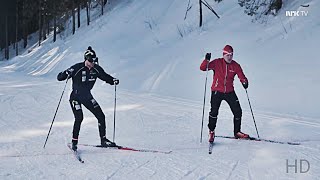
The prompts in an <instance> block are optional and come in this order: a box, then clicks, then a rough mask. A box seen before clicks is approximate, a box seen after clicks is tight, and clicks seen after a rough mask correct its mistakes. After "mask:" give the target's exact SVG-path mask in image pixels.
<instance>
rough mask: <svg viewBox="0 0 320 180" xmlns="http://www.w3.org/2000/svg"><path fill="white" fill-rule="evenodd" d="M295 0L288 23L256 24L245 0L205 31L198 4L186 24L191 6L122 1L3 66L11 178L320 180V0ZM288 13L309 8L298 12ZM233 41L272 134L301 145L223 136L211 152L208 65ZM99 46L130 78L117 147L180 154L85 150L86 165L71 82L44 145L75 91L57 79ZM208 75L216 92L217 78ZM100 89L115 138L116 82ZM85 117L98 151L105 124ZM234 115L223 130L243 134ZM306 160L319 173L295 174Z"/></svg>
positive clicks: (102, 56) (1, 97) (246, 119)
mask: <svg viewBox="0 0 320 180" xmlns="http://www.w3.org/2000/svg"><path fill="white" fill-rule="evenodd" d="M284 2H285V4H284V8H283V9H282V10H281V11H279V15H278V16H276V17H271V16H270V17H268V18H267V19H266V20H267V22H266V24H260V23H257V22H256V23H252V17H250V16H247V15H245V14H244V13H243V8H241V7H240V6H239V5H238V4H237V3H236V1H226V0H225V1H223V2H221V3H218V4H217V3H214V2H213V1H212V2H210V4H212V5H213V7H214V9H215V11H217V13H218V14H219V16H220V17H221V18H220V19H217V18H216V17H215V16H214V15H213V14H212V13H211V12H210V11H208V9H205V11H204V26H203V27H202V28H198V4H197V3H198V1H197V0H192V8H191V10H190V11H189V12H188V15H187V19H186V20H184V19H183V18H184V15H185V11H186V8H187V2H181V1H172V0H162V1H150V0H125V1H122V2H120V3H117V2H116V1H111V5H110V6H109V8H108V13H106V14H105V15H104V16H102V17H100V18H98V19H96V20H95V21H94V22H92V24H91V25H90V26H88V27H82V28H80V29H78V30H77V32H76V34H75V35H73V36H69V37H67V38H64V39H59V40H58V41H57V42H56V43H54V44H53V43H51V39H50V38H49V39H48V40H47V41H46V42H44V43H43V45H42V46H40V47H35V48H30V49H29V50H27V51H26V52H25V53H23V54H22V55H20V56H18V57H15V58H13V59H11V60H9V61H5V62H4V61H2V62H0V77H1V82H0V101H1V102H2V103H1V105H0V108H1V111H0V144H1V148H0V159H1V165H0V179H128V178H130V179H272V178H273V179H319V176H320V173H319V172H320V159H319V153H320V151H319V149H320V145H319V141H320V138H319V135H320V133H319V132H320V131H319V129H320V122H319V117H320V112H319V110H318V102H319V101H320V97H319V96H318V95H317V92H318V89H319V88H320V86H319V83H317V78H318V69H319V68H320V63H319V62H320V61H319V60H317V58H318V57H317V56H316V52H317V49H318V48H317V45H318V43H319V41H320V37H319V36H318V34H319V32H320V23H319V20H318V17H319V15H320V12H319V11H318V9H319V8H320V2H318V1H316V0H302V1H298V0H293V1H284ZM301 4H309V7H307V9H306V7H301V6H300V5H301ZM303 8H304V9H303ZM287 10H289V11H293V10H307V11H308V12H309V13H308V16H307V17H286V16H285V11H287ZM179 29H180V31H181V32H183V33H182V34H183V37H181V35H180V33H179ZM225 44H231V45H232V46H233V47H234V50H235V53H234V59H235V60H236V61H237V62H238V63H240V64H241V66H242V68H243V70H244V73H245V74H246V76H247V77H248V79H249V88H248V93H249V96H250V101H251V104H252V105H253V112H254V113H255V114H254V115H255V119H256V122H257V126H258V129H259V134H260V136H261V137H262V138H264V139H272V140H277V141H291V142H300V143H301V145H298V146H290V145H282V144H273V143H266V142H254V141H241V140H232V139H223V138H217V139H216V143H215V146H214V149H213V154H211V155H208V152H207V151H208V150H207V149H208V148H207V146H208V145H207V127H206V124H207V121H208V120H207V116H208V111H209V109H210V108H209V103H210V102H209V99H210V98H209V97H210V89H209V87H210V86H208V89H207V94H206V97H207V102H206V105H207V106H206V112H205V114H206V117H205V123H204V124H205V125H204V137H203V138H204V142H203V143H201V144H200V143H199V139H200V126H201V115H202V101H203V95H204V81H205V75H206V73H205V72H202V71H200V70H199V66H200V63H201V61H202V60H203V58H204V55H205V53H206V52H212V55H213V57H221V56H222V48H223V47H224V45H225ZM88 45H91V46H92V47H93V49H94V50H95V51H96V53H97V56H98V57H99V61H100V65H101V66H102V67H103V68H104V69H105V70H106V72H107V73H110V74H111V75H113V76H114V77H117V78H119V79H120V85H119V86H118V91H117V116H116V117H117V119H116V121H117V124H116V142H117V143H118V144H120V145H124V146H128V147H134V148H141V149H154V150H162V151H172V153H170V154H161V153H158V154H157V153H147V152H143V153H142V152H123V151H117V150H107V149H99V148H93V147H83V146H81V147H80V146H79V149H80V152H81V155H82V158H83V159H84V161H85V163H84V164H81V163H79V162H77V161H76V160H75V158H74V157H73V156H72V153H71V152H70V151H69V150H68V148H67V147H66V144H67V143H69V142H70V141H71V131H72V126H73V121H74V119H73V118H74V117H73V114H72V111H71V108H70V107H69V102H68V99H69V94H70V92H71V83H69V84H68V86H67V90H66V92H65V94H64V96H63V98H62V102H61V105H60V108H59V111H58V114H57V117H56V120H55V122H54V125H53V129H52V133H51V134H50V137H49V140H48V144H47V147H46V149H43V148H42V147H43V143H44V140H45V137H46V135H47V132H48V129H49V127H50V123H51V121H52V118H53V115H54V112H55V109H56V107H57V104H58V100H59V97H60V95H61V93H62V90H63V87H64V84H65V83H64V82H58V81H57V80H56V75H57V74H58V73H59V72H60V71H63V70H65V69H66V68H68V67H70V66H71V65H73V64H75V63H77V62H80V61H82V59H83V53H84V51H85V49H86V48H87V47H88ZM31 47H32V46H31ZM28 51H29V53H28ZM208 79H209V82H208V83H209V84H210V85H211V81H212V72H209V78H208ZM235 89H236V92H237V95H238V97H239V99H240V102H241V106H242V109H243V110H244V111H243V122H242V130H243V131H244V132H246V133H249V134H250V135H252V136H256V131H255V127H254V124H253V121H252V116H251V112H250V109H249V106H248V101H247V97H246V94H245V91H244V90H243V87H242V86H241V84H240V83H239V81H238V79H237V78H235ZM92 93H93V95H94V97H95V99H96V100H97V101H98V102H99V104H100V106H101V107H102V109H103V111H104V112H105V115H106V121H107V134H108V137H109V138H110V139H111V138H112V133H113V105H114V104H113V103H114V87H113V86H110V85H108V84H105V83H103V82H102V81H98V82H97V83H96V85H95V87H94V89H93V90H92ZM84 116H85V119H84V122H83V123H82V128H81V131H80V140H79V141H80V142H79V143H84V144H98V143H99V137H98V129H97V120H96V119H95V117H94V116H93V115H92V114H91V113H90V112H89V111H87V110H85V111H84ZM232 118H233V117H232V113H231V111H230V109H229V107H228V105H227V104H226V103H222V106H221V109H220V111H219V119H218V124H217V129H216V132H217V135H232V133H233V132H232V128H233V125H232ZM295 160H297V162H298V163H299V162H300V160H306V161H303V162H304V164H302V165H303V166H301V167H302V169H303V170H306V168H307V167H306V166H307V165H306V162H308V163H309V171H308V172H306V173H299V172H298V173H294V168H289V172H288V173H287V172H286V162H289V164H290V165H292V164H294V162H295ZM298 165H299V166H298V170H300V169H299V168H300V164H298Z"/></svg>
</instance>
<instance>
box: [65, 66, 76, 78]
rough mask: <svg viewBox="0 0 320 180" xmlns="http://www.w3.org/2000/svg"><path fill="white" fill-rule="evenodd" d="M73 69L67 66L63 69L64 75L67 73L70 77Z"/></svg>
mask: <svg viewBox="0 0 320 180" xmlns="http://www.w3.org/2000/svg"><path fill="white" fill-rule="evenodd" d="M73 71H74V69H72V68H69V69H67V70H65V71H64V72H65V73H66V75H67V76H68V77H71V75H72V72H73Z"/></svg>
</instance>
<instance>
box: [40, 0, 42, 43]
mask: <svg viewBox="0 0 320 180" xmlns="http://www.w3.org/2000/svg"><path fill="white" fill-rule="evenodd" d="M41 4H42V0H39V46H40V45H41V39H42V18H41V17H42V7H41Z"/></svg>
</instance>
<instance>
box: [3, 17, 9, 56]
mask: <svg viewBox="0 0 320 180" xmlns="http://www.w3.org/2000/svg"><path fill="white" fill-rule="evenodd" d="M4 54H5V58H6V59H7V60H8V59H9V37H8V14H6V48H5V53H4Z"/></svg>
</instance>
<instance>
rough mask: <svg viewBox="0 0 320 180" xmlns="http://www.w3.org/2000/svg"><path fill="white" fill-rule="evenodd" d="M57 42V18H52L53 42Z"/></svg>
mask: <svg viewBox="0 0 320 180" xmlns="http://www.w3.org/2000/svg"><path fill="white" fill-rule="evenodd" d="M56 40H57V16H56V15H54V17H53V42H56Z"/></svg>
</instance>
